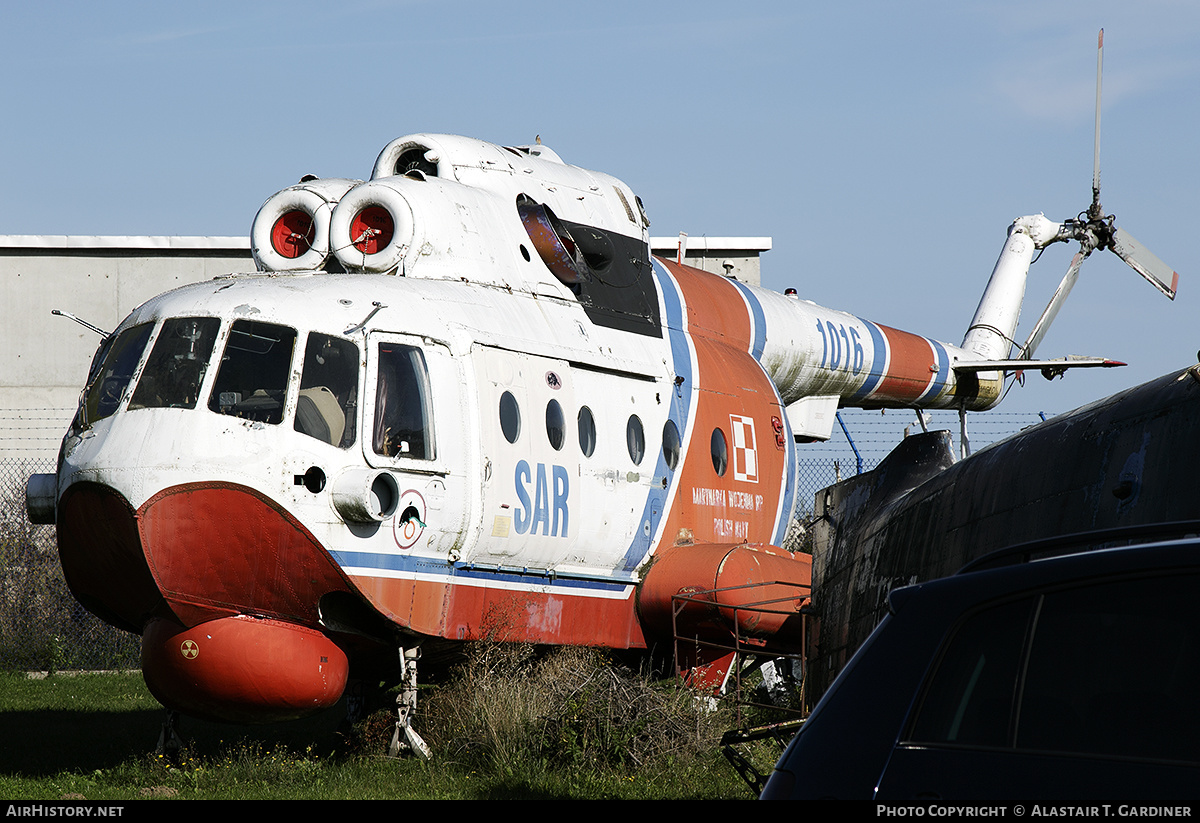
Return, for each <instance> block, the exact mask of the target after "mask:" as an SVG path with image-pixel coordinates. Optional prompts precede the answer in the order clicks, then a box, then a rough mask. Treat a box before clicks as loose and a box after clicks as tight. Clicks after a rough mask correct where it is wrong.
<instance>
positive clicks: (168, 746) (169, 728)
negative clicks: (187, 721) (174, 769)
mask: <svg viewBox="0 0 1200 823" xmlns="http://www.w3.org/2000/svg"><path fill="white" fill-rule="evenodd" d="M178 720H179V712H177V711H175V710H174V709H167V716H166V717H164V718H163V724H162V731H160V732H159V733H158V745H157V746H156V747H155V749H154V753H155V754H157V755H160V756H162V757H166V758H167V759H169V760H172V761H173V760H175V759H176V758H177V757H178V756H179V752H180V750H182V749H183V738H182V737H180V736H179V732H177V731H175V723H176V721H178Z"/></svg>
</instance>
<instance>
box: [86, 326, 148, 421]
mask: <svg viewBox="0 0 1200 823" xmlns="http://www.w3.org/2000/svg"><path fill="white" fill-rule="evenodd" d="M152 328H154V324H153V323H142V324H141V325H140V326H133V327H132V328H128V329H126V330H125V331H123V332H121V333H120V334H118V335H117V336H116V338H115V339H114V340H112V342H111V345H109V346H108V351H107V352H105V353H104V355H103V357H102V358H101V360H100V365H99V366H98V367H97V368H95V370H94V374H93V375H92V380H91V383H89V384H88V388H87V396H86V397H85V398H84V401H83V420H82V421H81V422H82V423H83V424H84V425H85V426H87V425H91V424H92V423H95V422H96V421H97V420H103V419H104V418H106V417H108V416H109V415H111V414H112V413H113V412H115V411H116V410H117V406H118V405H120V403H121V396H122V395H124V394H125V389H126V387H127V386H129V381H130V380H131V379H132V378H133V372H134V370H135V369H136V368H137V364H138V361H139V360H141V359H142V352H144V351H145V350H146V341H147V340H149V339H150V330H151V329H152Z"/></svg>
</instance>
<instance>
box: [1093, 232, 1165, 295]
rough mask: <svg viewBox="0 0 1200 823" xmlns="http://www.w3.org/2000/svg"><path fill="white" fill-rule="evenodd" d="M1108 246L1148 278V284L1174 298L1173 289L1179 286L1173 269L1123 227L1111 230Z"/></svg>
mask: <svg viewBox="0 0 1200 823" xmlns="http://www.w3.org/2000/svg"><path fill="white" fill-rule="evenodd" d="M1109 248H1111V249H1112V250H1113V251H1114V252H1115V253H1116V255H1117V257H1120V258H1121V259H1122V260H1124V261H1125V262H1126V263H1128V264H1129V265H1130V267H1131V268H1132V269H1133V270H1134V271H1136V272H1137V273H1138V274H1140V275H1141V276H1142V277H1144V278H1146V279H1147V280H1149V281H1150V285H1152V286H1154V288H1156V289H1158V290H1159V291H1160V292H1162V293H1163V294H1165V295H1166V296H1167V297H1169V298H1171V299H1172V300H1174V299H1175V290H1176V289H1177V288H1178V286H1179V275H1178V274H1176V273H1175V270H1174V269H1172V268H1171V267H1170V266H1168V265H1167V264H1166V263H1164V262H1163V261H1161V260H1159V259H1158V257H1157V256H1155V254H1154V252H1152V251H1150V250H1149V249H1148V248H1146V247H1145V246H1143V245H1142V244H1141V243H1139V242H1138V241H1136V240H1134V239H1133V237H1132V236H1131V235H1130V234H1129V232H1127V231H1125V230H1124V229H1116V230H1115V231H1114V232H1113V238H1112V242H1111V243H1110V244H1109Z"/></svg>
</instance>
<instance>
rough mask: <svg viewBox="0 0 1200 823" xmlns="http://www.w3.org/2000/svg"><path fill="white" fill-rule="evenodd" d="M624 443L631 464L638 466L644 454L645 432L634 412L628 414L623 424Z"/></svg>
mask: <svg viewBox="0 0 1200 823" xmlns="http://www.w3.org/2000/svg"><path fill="white" fill-rule="evenodd" d="M625 445H626V446H628V447H629V459H630V460H632V461H633V465H635V466H640V465H641V463H642V458H643V457H645V456H646V432H645V431H644V430H643V429H642V421H641V418H639V417H638V416H637V415H636V414H631V415H629V422H628V423H626V424H625Z"/></svg>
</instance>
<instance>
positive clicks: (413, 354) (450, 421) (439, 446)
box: [360, 332, 479, 557]
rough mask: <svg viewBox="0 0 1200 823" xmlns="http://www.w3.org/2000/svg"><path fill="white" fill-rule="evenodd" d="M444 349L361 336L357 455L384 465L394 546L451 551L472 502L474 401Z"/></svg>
mask: <svg viewBox="0 0 1200 823" xmlns="http://www.w3.org/2000/svg"><path fill="white" fill-rule="evenodd" d="M465 382H466V381H465V380H464V375H463V370H462V368H461V366H460V364H459V362H458V361H457V360H456V359H455V358H454V357H453V356H452V355H451V352H450V349H449V348H448V347H447V346H446V345H444V344H442V343H439V342H437V341H433V340H430V339H428V338H421V337H413V336H411V335H403V334H393V333H384V332H373V333H371V334H369V335H368V337H367V375H366V385H365V391H364V397H363V431H362V437H361V438H360V440H361V442H362V449H363V454H364V456H365V457H366V461H367V463H368V465H370V466H372V467H375V468H383V469H388V470H389V471H390V472H391V473H392V474H393V475H394V476H395V477H396V480H397V482H398V485H399V490H400V501H399V505H398V506H397V509H396V514H395V516H394V517H393V518H392V521H391V527H392V531H393V537H394V539H395V542H396V547H397V550H399V551H406V552H407V551H411V552H414V553H417V554H423V555H434V556H443V557H448V556H454V557H457V554H458V552H460V551H461V549H462V546H463V545H464V542H466V540H467V537H468V535H467V524H468V523H470V522H472V520H473V519H472V516H471V513H472V510H473V507H475V506H477V505H478V502H477V501H478V498H479V492H478V488H477V486H478V484H476V483H469V482H468V477H469V476H473V475H472V474H471V473H470V471H469V470H470V463H471V460H472V455H471V453H470V450H469V448H468V445H469V443H470V442H472V440H471V439H470V438H468V437H467V432H468V431H469V426H470V425H471V417H472V416H473V408H472V404H471V403H470V402H469V400H468V395H467V394H466V392H465V391H464V385H465Z"/></svg>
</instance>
